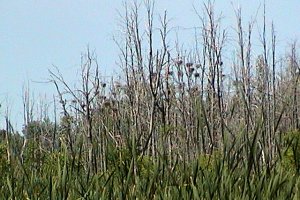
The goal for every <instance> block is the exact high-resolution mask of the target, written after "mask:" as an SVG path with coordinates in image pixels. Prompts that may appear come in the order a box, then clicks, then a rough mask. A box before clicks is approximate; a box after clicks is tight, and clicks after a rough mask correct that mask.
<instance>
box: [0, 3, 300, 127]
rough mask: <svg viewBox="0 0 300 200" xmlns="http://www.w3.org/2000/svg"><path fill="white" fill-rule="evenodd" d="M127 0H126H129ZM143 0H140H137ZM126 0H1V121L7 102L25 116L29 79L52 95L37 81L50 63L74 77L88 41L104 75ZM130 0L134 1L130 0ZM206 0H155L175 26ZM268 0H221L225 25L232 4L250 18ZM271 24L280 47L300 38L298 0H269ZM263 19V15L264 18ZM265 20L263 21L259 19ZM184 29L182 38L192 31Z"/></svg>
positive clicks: (186, 23) (189, 20) (231, 21)
mask: <svg viewBox="0 0 300 200" xmlns="http://www.w3.org/2000/svg"><path fill="white" fill-rule="evenodd" d="M125 1H126V0H125ZM137 1H139V0H137ZM122 2H124V0H9V1H5V0H0V69H1V71H0V103H1V104H3V106H2V108H0V121H4V120H3V116H4V107H5V106H6V102H8V103H9V106H10V107H11V110H12V112H11V114H12V119H16V123H18V125H19V126H20V123H21V122H22V121H21V120H20V119H22V118H21V117H22V87H23V85H24V84H27V83H29V85H30V87H31V90H33V91H34V93H35V96H37V97H38V96H39V95H44V94H46V95H47V96H48V98H50V99H51V96H52V92H54V91H55V90H54V87H53V85H50V84H42V83H37V82H41V81H45V80H47V79H48V78H49V74H48V69H51V68H52V65H56V66H57V67H58V68H59V69H60V70H61V72H62V73H63V74H64V75H65V77H66V79H67V80H69V81H70V82H72V81H75V80H76V78H75V75H76V72H77V70H78V69H79V65H80V55H81V53H82V52H84V51H85V50H86V47H87V45H89V47H90V48H91V49H92V50H95V51H96V53H97V56H98V61H99V64H100V66H101V71H102V74H103V75H109V74H112V73H113V72H114V71H117V70H118V68H117V66H116V64H115V62H116V61H117V59H118V58H117V55H118V49H117V47H116V45H115V43H114V41H113V35H114V34H117V30H118V22H119V18H118V15H117V10H120V11H122ZM128 2H129V1H128ZM202 3H203V2H202V1H201V0H156V12H155V14H156V15H158V14H159V13H162V11H164V10H165V9H166V10H167V11H168V16H169V18H171V19H172V21H171V26H179V27H185V28H190V27H193V26H198V24H199V21H198V18H197V16H196V14H195V12H194V11H193V5H194V6H195V7H196V8H201V6H202ZM262 4H263V1H259V0H236V1H235V0H216V1H215V5H216V9H217V11H218V12H222V13H223V16H224V20H223V26H224V27H229V28H230V27H233V26H234V25H235V18H234V12H233V5H234V6H237V5H240V6H241V7H242V10H243V12H244V15H245V19H246V20H248V19H250V17H251V16H254V15H255V13H256V11H257V9H258V8H259V7H260V12H259V13H260V14H259V16H260V17H261V16H262V15H261V14H262ZM266 5H267V25H270V24H271V21H272V20H273V21H274V23H275V28H276V32H277V35H278V39H279V42H278V43H279V47H280V48H282V49H284V48H285V47H286V44H287V43H289V42H291V41H292V40H294V39H295V38H297V37H298V38H300V26H299V22H300V2H299V0H285V1H283V0H266ZM258 20H261V18H259V19H258ZM260 24H261V23H260ZM185 32H186V31H183V32H182V33H181V35H182V37H183V39H182V40H181V42H185V41H184V38H188V37H189V36H188V34H186V33H185Z"/></svg>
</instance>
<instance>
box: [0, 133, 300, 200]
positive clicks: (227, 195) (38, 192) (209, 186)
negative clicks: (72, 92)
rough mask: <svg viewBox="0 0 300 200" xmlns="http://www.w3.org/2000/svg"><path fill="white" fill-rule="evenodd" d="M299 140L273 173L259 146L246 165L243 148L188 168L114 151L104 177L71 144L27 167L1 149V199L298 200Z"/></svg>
mask: <svg viewBox="0 0 300 200" xmlns="http://www.w3.org/2000/svg"><path fill="white" fill-rule="evenodd" d="M299 134H300V133H299V132H293V133H289V134H287V138H286V143H287V146H286V148H284V149H283V150H282V154H281V155H278V157H276V159H275V161H274V163H272V165H271V166H268V167H266V166H260V164H259V163H260V162H259V161H258V160H257V159H259V158H258V152H257V151H256V148H257V146H255V145H254V146H251V148H252V149H250V152H249V153H248V154H247V155H248V157H247V158H246V159H244V158H241V157H240V155H239V154H240V152H239V148H242V146H240V147H235V150H234V152H230V151H227V152H221V151H214V152H213V153H212V154H210V155H199V156H198V158H197V159H195V160H194V161H192V162H188V163H186V162H182V161H180V159H175V160H174V161H173V162H174V163H169V160H168V159H167V158H166V157H165V156H164V155H161V156H159V157H158V158H155V159H152V158H150V157H149V156H142V155H140V156H138V158H137V160H136V161H135V160H134V159H133V156H132V152H130V151H129V149H128V148H122V149H116V148H114V147H111V149H110V150H109V151H108V154H109V155H108V166H107V170H106V171H99V172H98V173H92V172H90V171H88V170H87V169H86V168H85V167H84V166H85V165H84V164H83V163H82V162H84V161H83V160H82V159H80V155H79V154H76V155H73V156H71V155H70V154H68V152H67V149H66V146H65V144H62V146H61V149H59V150H55V151H53V152H40V154H37V157H36V158H33V157H32V155H33V154H32V152H31V151H30V150H28V152H26V153H25V154H24V160H23V161H21V160H20V159H19V158H18V157H16V156H12V157H11V160H10V162H8V161H7V155H6V145H5V144H1V148H0V151H1V159H0V169H1V180H0V181H1V182H0V198H1V199H298V198H299V197H300V196H299V195H300V176H299V172H300V169H299V166H300V165H299V164H300V160H299V158H300V157H299V153H300V147H299V145H298V143H299V138H300V137H299ZM253 139H254V138H253ZM252 142H253V141H251V143H252ZM32 143H34V141H33V142H32ZM31 145H33V144H31ZM242 145H246V144H242ZM133 162H137V163H136V165H134V163H133ZM134 167H136V169H134Z"/></svg>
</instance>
